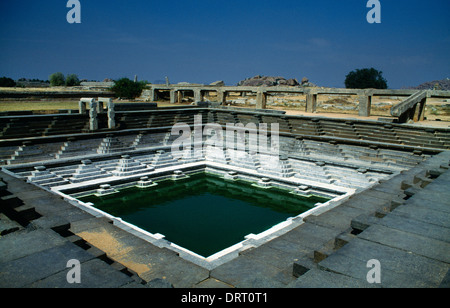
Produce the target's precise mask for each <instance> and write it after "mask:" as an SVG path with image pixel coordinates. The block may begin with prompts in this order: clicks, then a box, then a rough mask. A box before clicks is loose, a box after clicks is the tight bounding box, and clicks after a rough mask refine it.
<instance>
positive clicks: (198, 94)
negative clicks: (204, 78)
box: [194, 89, 203, 103]
mask: <svg viewBox="0 0 450 308" xmlns="http://www.w3.org/2000/svg"><path fill="white" fill-rule="evenodd" d="M202 101H203V95H202V90H200V89H194V103H198V102H202Z"/></svg>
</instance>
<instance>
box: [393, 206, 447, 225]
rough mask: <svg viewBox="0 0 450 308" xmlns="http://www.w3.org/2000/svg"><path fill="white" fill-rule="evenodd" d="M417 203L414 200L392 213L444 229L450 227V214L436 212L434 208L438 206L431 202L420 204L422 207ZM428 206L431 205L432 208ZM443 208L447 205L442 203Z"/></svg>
mask: <svg viewBox="0 0 450 308" xmlns="http://www.w3.org/2000/svg"><path fill="white" fill-rule="evenodd" d="M408 201H409V200H408ZM416 202H417V201H415V200H414V201H411V202H408V203H405V204H403V205H400V206H398V207H397V208H396V209H395V210H394V211H393V212H392V213H395V214H396V215H401V216H402V217H404V218H405V219H409V218H411V219H415V220H419V221H423V222H425V223H429V224H435V225H438V226H442V227H448V226H449V222H450V212H443V211H439V210H434V209H432V208H436V206H437V205H436V204H434V205H431V204H430V202H419V203H420V205H417V203H416ZM428 205H430V208H429V207H428ZM442 206H445V203H442ZM431 207H432V208H431Z"/></svg>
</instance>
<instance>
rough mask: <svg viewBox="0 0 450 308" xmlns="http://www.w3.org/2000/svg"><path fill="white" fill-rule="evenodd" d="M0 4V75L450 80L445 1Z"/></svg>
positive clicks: (397, 82) (336, 83) (448, 5)
mask: <svg viewBox="0 0 450 308" xmlns="http://www.w3.org/2000/svg"><path fill="white" fill-rule="evenodd" d="M380 2H381V24H369V23H368V22H367V20H366V15H367V12H368V11H369V10H370V9H369V8H367V7H366V4H367V1H366V0H344V1H337V0H317V1H312V0H311V1H302V0H278V1H274V0H270V1H267V0H258V1H256V0H239V1H238V0H222V1H218V0H208V1H206V0H184V1H182V0H172V1H166V0H160V1H153V0H146V1H111V0H109V1H106V0H80V3H81V24H69V23H68V22H67V20H66V15H67V12H68V11H69V10H70V9H69V8H67V7H66V4H67V1H66V0H45V1H36V0H14V1H12V0H8V1H7V0H0V75H1V76H8V77H11V78H14V79H18V78H21V77H25V78H40V79H47V78H48V76H49V75H50V74H51V73H54V72H58V71H60V72H63V73H64V74H72V73H73V74H77V75H78V76H79V77H80V79H89V80H103V79H104V78H112V79H116V78H120V77H129V78H133V77H134V75H138V77H139V79H140V80H142V79H146V80H148V81H150V82H152V81H155V80H163V79H164V77H165V76H168V77H169V79H170V81H171V82H173V83H177V82H181V81H187V82H195V83H211V82H214V81H217V80H224V81H225V83H226V84H228V85H234V84H236V83H237V82H238V81H240V80H242V79H245V78H247V77H252V76H255V75H271V76H282V77H285V78H297V79H298V80H300V79H301V78H303V77H308V78H309V79H310V81H311V82H313V83H316V84H318V85H321V86H330V87H343V86H344V80H345V76H346V74H347V73H348V72H350V71H351V70H353V69H356V68H365V67H374V68H376V69H379V70H381V71H383V75H384V77H385V78H386V79H387V80H388V85H389V87H390V88H401V87H407V86H415V85H419V84H420V83H423V82H425V81H431V80H436V79H443V78H447V77H450V60H449V58H450V57H449V55H450V18H449V17H448V16H449V14H450V1H448V0H429V1H424V0H422V1H418V0H380Z"/></svg>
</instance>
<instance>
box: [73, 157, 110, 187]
mask: <svg viewBox="0 0 450 308" xmlns="http://www.w3.org/2000/svg"><path fill="white" fill-rule="evenodd" d="M109 176H110V175H109V174H107V173H106V171H104V170H101V169H99V168H97V167H96V166H95V165H93V164H92V162H91V161H90V160H88V159H86V160H82V161H81V165H80V166H79V167H78V168H77V170H76V171H75V173H74V174H73V175H72V177H71V178H70V179H69V180H70V181H71V182H72V183H79V182H84V181H90V180H95V179H100V178H106V177H109Z"/></svg>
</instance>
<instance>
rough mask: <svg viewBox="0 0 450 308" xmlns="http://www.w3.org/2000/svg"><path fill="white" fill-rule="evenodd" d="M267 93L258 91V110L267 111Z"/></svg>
mask: <svg viewBox="0 0 450 308" xmlns="http://www.w3.org/2000/svg"><path fill="white" fill-rule="evenodd" d="M266 104H267V92H263V91H258V93H257V94H256V109H266Z"/></svg>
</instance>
